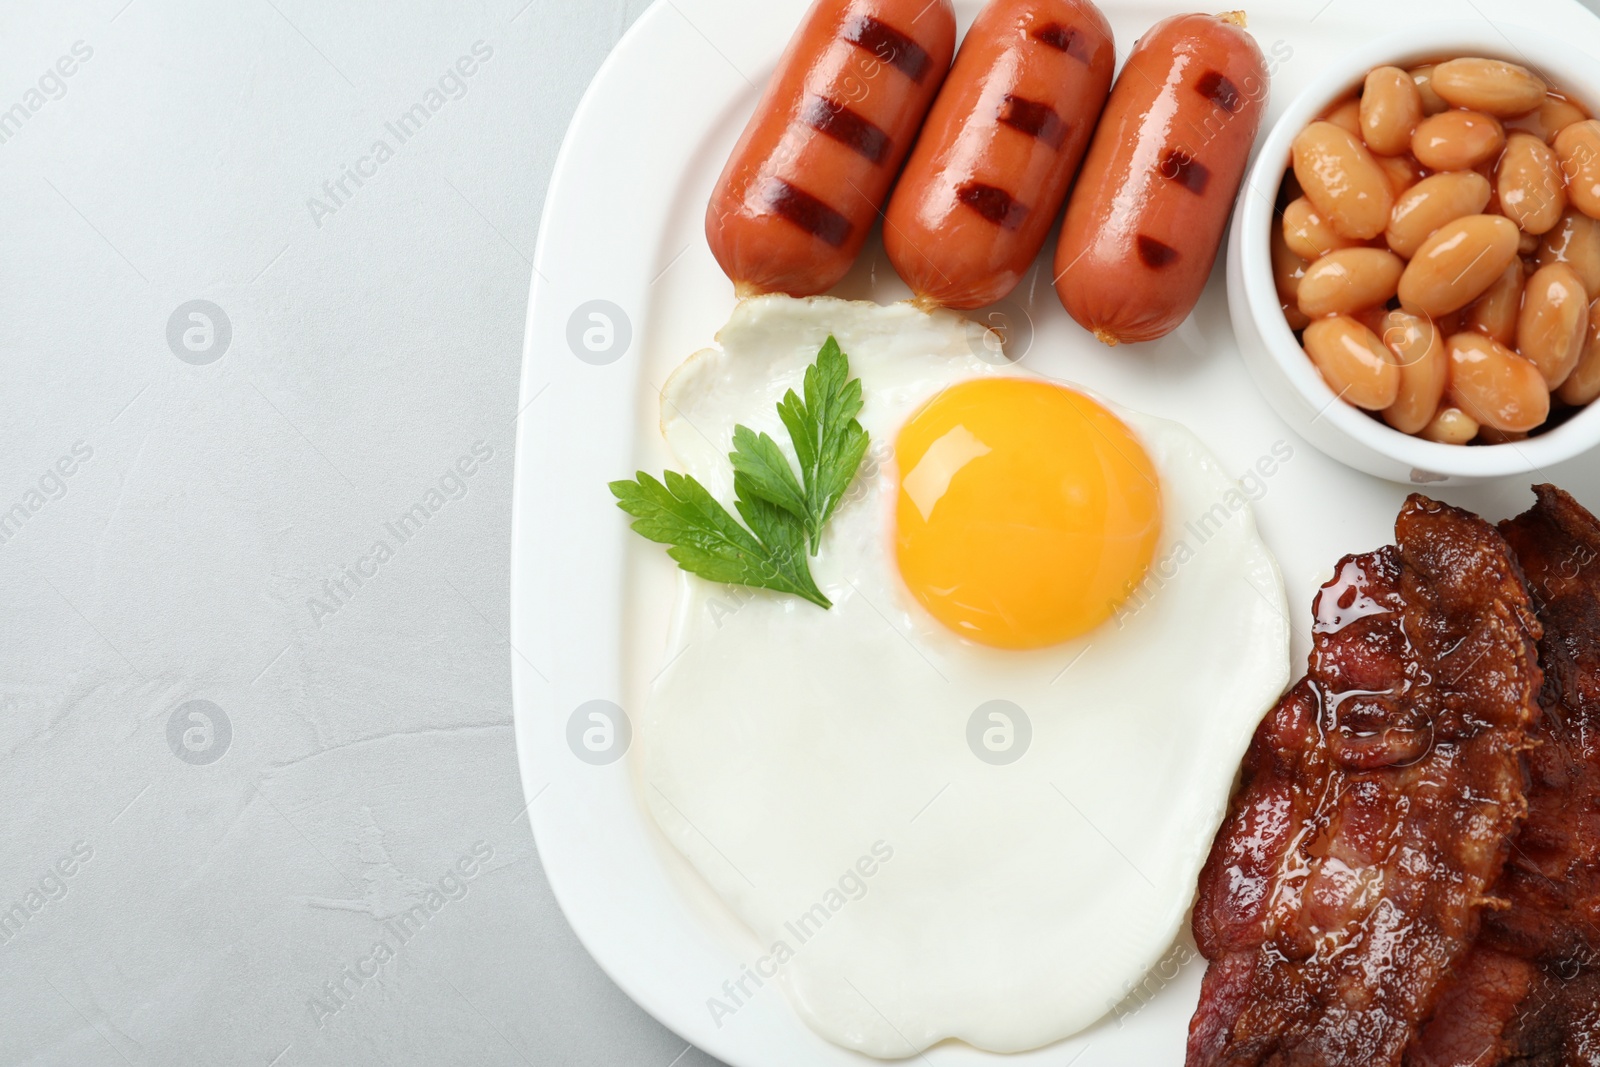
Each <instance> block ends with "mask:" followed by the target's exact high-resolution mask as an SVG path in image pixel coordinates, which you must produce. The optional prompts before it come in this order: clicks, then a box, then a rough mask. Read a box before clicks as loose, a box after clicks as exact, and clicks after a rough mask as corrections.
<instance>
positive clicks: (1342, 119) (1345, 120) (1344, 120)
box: [1322, 97, 1361, 137]
mask: <svg viewBox="0 0 1600 1067" xmlns="http://www.w3.org/2000/svg"><path fill="white" fill-rule="evenodd" d="M1322 121H1323V122H1331V123H1333V124H1334V125H1335V126H1338V127H1339V128H1340V129H1342V130H1348V131H1349V132H1351V133H1353V134H1355V135H1356V136H1357V137H1360V136H1361V101H1360V100H1359V99H1357V98H1355V97H1351V98H1350V99H1349V100H1345V101H1342V102H1341V103H1338V104H1335V105H1334V106H1333V107H1330V108H1329V109H1328V110H1327V112H1326V113H1325V114H1324V115H1323V116H1322Z"/></svg>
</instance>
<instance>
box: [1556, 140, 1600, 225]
mask: <svg viewBox="0 0 1600 1067" xmlns="http://www.w3.org/2000/svg"><path fill="white" fill-rule="evenodd" d="M1551 143H1552V144H1553V145H1554V147H1555V150H1556V155H1557V156H1559V157H1560V159H1561V175H1562V177H1564V178H1566V179H1567V196H1568V198H1569V199H1571V201H1572V206H1573V207H1575V208H1577V209H1578V210H1579V211H1581V212H1583V213H1584V214H1585V215H1588V216H1589V217H1590V218H1591V219H1600V119H1585V120H1584V121H1582V122H1574V123H1572V124H1571V125H1570V126H1567V127H1565V128H1564V129H1562V130H1561V132H1560V133H1558V134H1556V136H1555V140H1554V141H1553V142H1551Z"/></svg>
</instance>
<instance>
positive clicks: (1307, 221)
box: [1283, 196, 1360, 260]
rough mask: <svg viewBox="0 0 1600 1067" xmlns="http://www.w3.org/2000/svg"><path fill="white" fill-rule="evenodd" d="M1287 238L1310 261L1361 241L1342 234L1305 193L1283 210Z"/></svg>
mask: <svg viewBox="0 0 1600 1067" xmlns="http://www.w3.org/2000/svg"><path fill="white" fill-rule="evenodd" d="M1283 239H1284V241H1285V242H1287V243H1288V245H1289V248H1290V250H1291V251H1293V252H1294V254H1295V255H1297V256H1300V257H1301V258H1303V259H1308V260H1315V259H1321V258H1322V257H1323V256H1325V255H1327V254H1328V253H1329V252H1335V251H1338V250H1339V249H1341V248H1349V247H1350V246H1351V245H1355V244H1359V243H1360V242H1359V241H1355V240H1353V239H1351V238H1349V237H1341V236H1340V235H1339V234H1338V233H1337V232H1336V231H1335V230H1334V228H1333V226H1332V224H1330V223H1329V222H1328V219H1327V217H1326V216H1324V215H1323V214H1321V213H1320V212H1319V211H1317V208H1316V205H1315V204H1313V203H1312V202H1311V201H1310V200H1309V199H1308V198H1306V197H1303V196H1302V197H1300V198H1299V199H1298V200H1291V201H1290V202H1289V206H1288V207H1286V208H1284V209H1283Z"/></svg>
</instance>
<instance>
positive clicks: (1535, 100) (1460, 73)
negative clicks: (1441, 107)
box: [1432, 59, 1545, 118]
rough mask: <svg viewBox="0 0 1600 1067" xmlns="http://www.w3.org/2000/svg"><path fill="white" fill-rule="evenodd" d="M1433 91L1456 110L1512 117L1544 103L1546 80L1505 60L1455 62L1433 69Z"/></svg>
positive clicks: (1460, 60)
mask: <svg viewBox="0 0 1600 1067" xmlns="http://www.w3.org/2000/svg"><path fill="white" fill-rule="evenodd" d="M1432 84H1433V91H1434V92H1436V93H1438V94H1439V96H1440V98H1441V99H1443V100H1445V101H1446V102H1447V103H1451V104H1454V105H1455V106H1456V107H1464V108H1469V109H1471V110H1473V111H1481V112H1483V113H1484V114H1486V115H1497V116H1499V117H1500V118H1511V117H1512V116H1514V115H1525V114H1527V113H1528V112H1530V111H1532V110H1533V109H1534V108H1536V107H1538V106H1539V104H1540V102H1542V101H1543V100H1544V94H1545V84H1544V79H1543V78H1541V77H1539V76H1538V75H1537V74H1535V73H1534V72H1533V71H1531V70H1529V69H1528V68H1527V67H1520V66H1518V65H1517V64H1515V63H1507V62H1506V61H1505V60H1503V59H1452V60H1450V61H1448V62H1446V63H1440V64H1438V65H1437V66H1435V67H1434V68H1433V82H1432Z"/></svg>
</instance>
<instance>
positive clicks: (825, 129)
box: [800, 96, 891, 164]
mask: <svg viewBox="0 0 1600 1067" xmlns="http://www.w3.org/2000/svg"><path fill="white" fill-rule="evenodd" d="M800 121H802V122H804V123H805V124H806V125H807V126H810V127H811V128H812V129H813V130H816V131H817V132H818V133H820V134H823V135H825V136H827V137H831V138H833V139H834V140H835V141H838V142H839V143H840V144H842V145H844V146H845V147H846V148H848V149H850V150H851V151H853V152H855V153H856V154H857V155H859V156H861V157H862V158H863V159H865V160H866V161H867V162H869V163H874V164H876V163H882V162H883V160H884V157H886V156H887V155H888V154H889V145H890V143H891V142H890V140H889V135H888V134H887V133H884V132H883V131H882V130H881V129H879V128H878V127H877V126H875V125H873V124H872V123H871V122H869V121H867V120H866V119H864V118H862V117H861V116H860V115H858V114H857V113H856V112H854V111H851V110H850V109H849V108H848V107H845V106H844V105H843V104H841V103H838V102H837V101H834V100H829V99H828V98H827V97H825V96H813V97H812V98H811V99H810V100H808V101H807V102H806V109H805V112H804V113H803V114H802V115H801V116H800Z"/></svg>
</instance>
